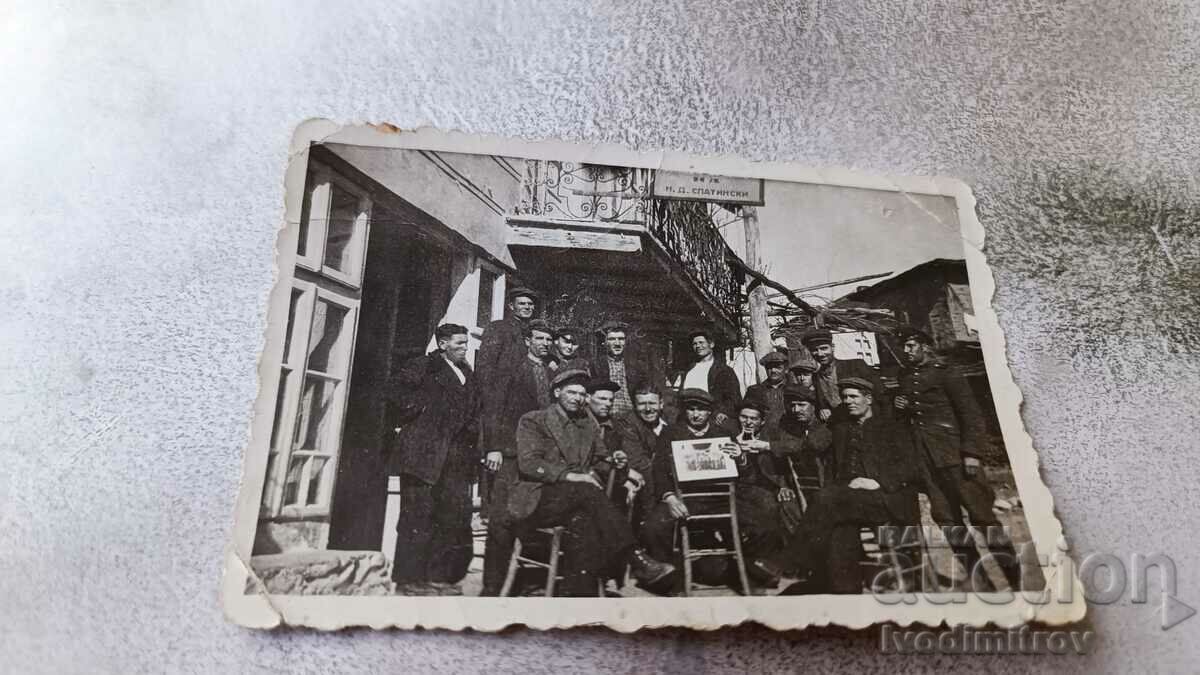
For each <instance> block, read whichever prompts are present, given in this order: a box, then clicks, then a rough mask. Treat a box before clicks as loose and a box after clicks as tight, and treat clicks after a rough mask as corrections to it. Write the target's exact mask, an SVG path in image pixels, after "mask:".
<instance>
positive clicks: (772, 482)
mask: <svg viewBox="0 0 1200 675" xmlns="http://www.w3.org/2000/svg"><path fill="white" fill-rule="evenodd" d="M735 409H736V410H737V420H738V427H739V431H738V434H737V435H736V436H734V439H733V440H734V442H735V443H736V444H737V445H738V446H739V447H740V449H741V453H740V454H739V456H738V457H736V458H735V461H736V462H737V465H738V477H737V509H738V529H739V530H741V534H742V550H743V551H744V552H745V555H746V556H747V557H750V558H754V557H758V556H761V555H765V554H766V553H768V552H771V551H774V550H776V549H778V548H779V547H780V546H782V545H783V543H784V537H785V536H786V535H787V527H786V524H787V523H795V522H796V521H798V520H799V519H800V508H799V503H798V498H797V495H796V492H795V490H793V489H792V487H791V486H790V485H789V484H788V482H787V480H786V479H785V476H786V473H785V472H784V471H783V470H781V466H780V465H781V464H782V462H781V461H780V456H779V454H778V451H776V449H775V448H774V447H773V446H772V444H771V442H770V440H768V438H769V436H768V435H767V434H766V433H765V429H764V420H765V419H766V415H767V406H766V404H765V403H763V402H762V401H761V400H759V399H757V398H751V397H749V396H747V397H746V398H744V399H742V401H741V402H740V403H738V404H737V405H736V406H735Z"/></svg>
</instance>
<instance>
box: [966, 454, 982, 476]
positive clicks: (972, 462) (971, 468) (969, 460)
mask: <svg viewBox="0 0 1200 675" xmlns="http://www.w3.org/2000/svg"><path fill="white" fill-rule="evenodd" d="M979 469H980V465H979V458H978V457H963V473H965V474H967V478H974V477H975V476H977V475H979Z"/></svg>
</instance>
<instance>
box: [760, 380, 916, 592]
mask: <svg viewBox="0 0 1200 675" xmlns="http://www.w3.org/2000/svg"><path fill="white" fill-rule="evenodd" d="M838 386H839V388H840V391H839V394H840V398H841V399H842V401H843V402H844V403H845V406H846V407H845V410H846V417H845V419H844V421H843V422H842V423H841V424H838V425H837V426H836V427H834V429H833V454H834V459H835V463H836V466H835V468H834V474H833V480H832V481H831V482H830V484H827V485H826V486H825V487H824V488H822V489H821V490H820V491H818V492H817V494H816V495H815V496H814V497H813V499H812V501H811V502H810V503H809V505H808V511H806V512H805V514H804V518H803V519H802V520H801V521H800V526H799V527H798V528H797V529H796V533H795V536H793V537H792V539H791V543H789V544H788V546H787V547H785V548H784V549H782V550H781V551H779V552H778V553H775V554H772V555H770V556H768V557H766V558H762V559H758V560H755V561H754V562H753V566H754V567H755V568H756V569H757V570H758V572H759V574H761V575H763V576H766V577H770V578H778V577H780V576H783V575H784V573H785V572H787V571H790V570H792V569H796V568H799V569H800V570H801V571H802V572H803V573H806V574H807V577H806V578H805V579H803V580H802V581H800V582H799V583H797V584H796V585H795V586H794V587H792V588H789V589H786V590H785V591H784V593H785V594H795V593H805V594H807V593H818V594H820V593H861V592H862V579H861V576H860V574H859V569H858V567H859V565H858V561H859V559H860V558H861V556H862V542H861V540H860V539H859V528H860V527H864V526H870V527H880V526H883V525H899V526H906V525H916V524H918V523H919V522H920V518H921V512H920V507H919V506H918V502H917V492H918V491H919V490H920V489H922V488H923V487H924V485H925V476H924V473H923V471H922V470H921V469H922V465H921V464H920V463H919V462H918V460H917V458H916V456H915V454H914V453H913V449H912V443H911V441H910V440H909V437H908V435H907V434H905V433H904V432H903V430H902V429H901V428H900V427H899V426H898V425H896V424H894V423H893V422H891V421H890V420H885V419H883V418H881V417H880V416H879V415H876V414H875V413H874V410H873V409H872V403H873V401H874V396H875V385H874V384H873V383H872V382H870V381H869V380H865V379H862V378H857V377H847V378H845V379H843V380H842V381H841V382H840V383H839V385H838Z"/></svg>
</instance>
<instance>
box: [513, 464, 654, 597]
mask: <svg viewBox="0 0 1200 675" xmlns="http://www.w3.org/2000/svg"><path fill="white" fill-rule="evenodd" d="M558 525H565V526H566V531H565V532H564V533H563V541H562V547H563V564H562V570H563V572H562V574H563V585H562V589H563V592H564V594H566V595H574V596H594V595H596V592H597V587H596V580H597V579H598V578H606V577H615V576H617V575H619V574H620V572H621V570H622V568H623V567H624V565H625V562H626V561H627V560H628V559H629V554H630V553H631V552H632V551H633V548H634V544H635V542H634V539H633V534H632V533H631V532H630V528H629V524H628V522H626V520H625V516H624V515H623V514H622V513H621V512H620V510H618V509H617V507H616V506H614V505H613V503H612V502H611V501H609V499H608V497H607V496H606V495H605V494H604V491H603V490H599V489H597V488H596V487H595V486H593V485H589V484H587V483H567V482H562V483H552V484H550V485H546V486H545V487H543V488H542V493H541V496H540V497H539V498H538V505H537V508H535V509H534V510H533V513H532V514H530V516H529V518H528V519H526V520H525V521H524V522H523V523H522V526H524V527H534V528H537V527H555V526H558Z"/></svg>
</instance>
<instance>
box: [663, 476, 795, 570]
mask: <svg viewBox="0 0 1200 675" xmlns="http://www.w3.org/2000/svg"><path fill="white" fill-rule="evenodd" d="M736 500H737V510H738V529H739V530H740V531H741V535H742V551H743V553H744V555H746V556H747V557H748V558H757V557H762V556H763V555H766V554H767V553H769V552H772V551H775V550H778V549H779V547H780V546H781V545H782V544H783V542H784V540H785V538H786V536H787V529H786V528H785V526H784V521H783V516H782V512H781V505H780V502H779V501H778V500H777V499H776V496H775V493H774V492H772V491H770V490H767V489H764V488H761V487H758V486H755V485H738V486H737V493H736ZM684 504H685V505H686V506H687V508H688V512H689V513H691V514H694V515H704V514H708V513H715V512H723V511H725V510H726V509H728V508H729V507H728V501H726V498H724V497H722V498H717V499H712V498H700V499H685V500H684ZM675 524H676V520H675V517H674V516H672V515H671V507H669V506H667V505H666V504H665V503H661V502H660V503H659V504H657V505H655V507H654V508H653V509H651V511H650V513H649V514H647V516H646V519H645V521H643V522H642V527H641V531H640V533H639V534H640V540H641V543H642V545H643V546H644V547H645V548H646V552H647V553H648V554H650V557H651V558H654V559H655V560H673V559H675V558H676V557H677V556H676V555H675Z"/></svg>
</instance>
